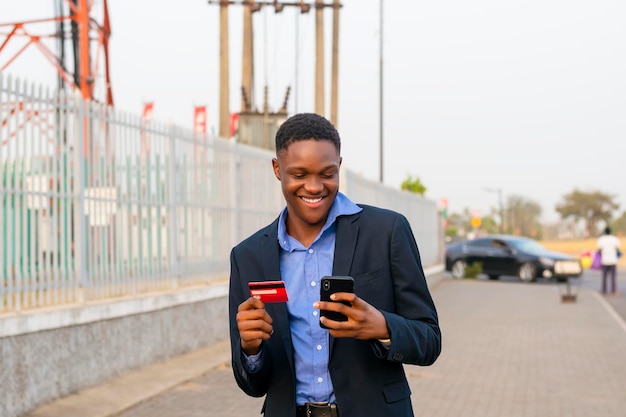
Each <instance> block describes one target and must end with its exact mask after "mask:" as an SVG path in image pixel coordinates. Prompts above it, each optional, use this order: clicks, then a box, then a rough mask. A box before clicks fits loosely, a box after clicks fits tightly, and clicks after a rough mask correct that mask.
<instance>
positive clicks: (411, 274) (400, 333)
mask: <svg viewBox="0 0 626 417" xmlns="http://www.w3.org/2000/svg"><path fill="white" fill-rule="evenodd" d="M389 242H390V248H389V254H390V256H389V258H390V270H391V271H390V272H391V280H392V285H393V293H394V294H393V295H394V308H393V310H391V311H385V310H381V312H382V314H383V315H384V316H385V319H386V320H387V327H388V330H389V334H390V338H391V346H390V347H389V351H388V352H387V355H386V358H387V359H388V360H391V361H395V362H402V363H408V364H414V365H422V366H426V365H431V364H433V363H434V362H435V360H436V359H437V357H438V356H439V354H440V353H441V330H440V328H439V320H438V316H437V311H436V308H435V304H434V302H433V300H432V297H431V295H430V291H429V289H428V285H427V282H426V278H425V275H424V270H423V268H422V264H421V259H420V254H419V250H418V248H417V243H416V242H415V237H414V235H413V232H412V230H411V226H410V224H409V222H408V220H407V219H406V217H404V216H402V215H398V216H397V217H396V219H395V221H394V222H393V226H392V229H391V236H390V239H389Z"/></svg>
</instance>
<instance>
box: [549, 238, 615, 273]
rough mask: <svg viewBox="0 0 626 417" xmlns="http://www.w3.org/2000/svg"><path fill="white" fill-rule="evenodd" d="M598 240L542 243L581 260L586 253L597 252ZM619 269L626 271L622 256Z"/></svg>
mask: <svg viewBox="0 0 626 417" xmlns="http://www.w3.org/2000/svg"><path fill="white" fill-rule="evenodd" d="M597 242H598V239H597V238H591V239H579V240H542V241H541V242H540V243H541V244H542V245H543V246H545V247H546V248H548V249H550V250H553V251H556V252H563V253H567V254H568V255H572V256H575V257H577V258H580V257H581V256H582V253H583V252H585V251H589V252H593V251H595V250H596V243H597ZM621 243H622V252H626V251H625V250H624V243H623V242H621ZM617 266H618V268H619V269H626V257H625V256H622V257H621V258H620V259H619V261H617Z"/></svg>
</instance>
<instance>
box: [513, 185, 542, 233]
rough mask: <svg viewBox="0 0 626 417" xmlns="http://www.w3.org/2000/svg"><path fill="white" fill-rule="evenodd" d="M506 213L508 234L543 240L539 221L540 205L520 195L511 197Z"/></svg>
mask: <svg viewBox="0 0 626 417" xmlns="http://www.w3.org/2000/svg"><path fill="white" fill-rule="evenodd" d="M504 212H505V217H506V222H505V223H506V227H507V232H508V233H511V234H514V235H520V236H528V237H531V238H533V239H541V236H542V228H541V223H540V221H539V218H540V217H541V205H539V203H537V202H535V201H533V200H530V199H528V198H525V197H522V196H519V195H510V196H509V197H508V198H507V203H506V208H505V210H504Z"/></svg>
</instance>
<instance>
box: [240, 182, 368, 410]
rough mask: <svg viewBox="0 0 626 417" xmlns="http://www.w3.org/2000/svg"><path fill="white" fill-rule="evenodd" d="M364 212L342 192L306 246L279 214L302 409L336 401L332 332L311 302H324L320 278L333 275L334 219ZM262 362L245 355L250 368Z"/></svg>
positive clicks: (283, 271)
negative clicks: (330, 362) (289, 231)
mask: <svg viewBox="0 0 626 417" xmlns="http://www.w3.org/2000/svg"><path fill="white" fill-rule="evenodd" d="M361 210H362V209H361V208H360V207H359V206H357V205H356V204H354V203H353V202H352V201H350V199H348V197H346V196H345V195H344V194H342V193H338V195H337V198H336V199H335V201H334V202H333V205H332V206H331V208H330V211H329V213H328V219H327V220H326V223H325V224H324V227H322V230H321V231H320V234H319V235H318V236H317V237H316V238H315V240H314V241H313V243H312V244H311V246H309V247H304V246H303V245H302V244H301V243H300V242H299V241H297V240H296V239H294V238H293V237H291V236H289V235H288V234H287V229H286V225H285V220H286V218H287V208H285V209H283V211H282V212H281V213H280V218H279V222H278V241H279V244H280V247H281V251H280V273H281V277H282V279H283V281H285V287H286V289H287V294H288V296H289V301H288V302H287V311H288V313H289V328H290V330H291V341H292V343H293V347H294V359H295V368H296V402H297V404H298V405H302V404H304V403H305V402H312V401H327V402H335V394H334V393H333V386H332V383H331V380H330V374H329V372H328V359H329V352H328V331H327V330H325V329H322V328H321V327H320V325H319V310H317V309H315V308H313V303H314V302H316V301H319V299H320V291H319V288H320V280H321V278H322V277H323V276H326V275H332V269H333V256H334V252H335V230H336V225H335V220H336V219H337V217H339V216H342V215H351V214H355V213H358V212H360V211H361ZM261 360H262V351H261V352H260V354H259V355H253V356H250V357H247V358H246V361H245V362H246V364H247V367H248V370H250V371H254V370H256V369H258V367H259V366H260V364H259V362H260V361H261Z"/></svg>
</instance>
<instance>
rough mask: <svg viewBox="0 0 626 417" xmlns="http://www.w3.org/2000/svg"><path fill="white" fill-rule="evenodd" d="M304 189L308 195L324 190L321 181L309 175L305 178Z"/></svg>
mask: <svg viewBox="0 0 626 417" xmlns="http://www.w3.org/2000/svg"><path fill="white" fill-rule="evenodd" d="M304 188H305V189H306V190H307V191H308V192H310V193H316V192H319V191H321V190H322V189H323V188H324V185H323V183H322V181H321V179H320V178H319V177H317V176H315V175H311V176H309V177H308V178H307V181H306V183H305V184H304Z"/></svg>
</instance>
